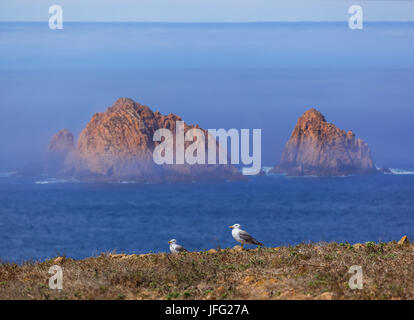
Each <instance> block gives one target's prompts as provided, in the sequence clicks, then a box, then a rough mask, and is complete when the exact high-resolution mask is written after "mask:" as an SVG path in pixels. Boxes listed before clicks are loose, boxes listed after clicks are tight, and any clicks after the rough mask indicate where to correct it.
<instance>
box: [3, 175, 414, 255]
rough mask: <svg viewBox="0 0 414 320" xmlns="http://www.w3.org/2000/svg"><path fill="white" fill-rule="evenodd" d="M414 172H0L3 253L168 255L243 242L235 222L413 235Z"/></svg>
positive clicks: (314, 236)
mask: <svg viewBox="0 0 414 320" xmlns="http://www.w3.org/2000/svg"><path fill="white" fill-rule="evenodd" d="M400 173H404V172H400ZM406 173H410V172H406ZM411 173H412V174H392V175H391V174H390V175H378V176H372V177H338V178H312V177H309V178H293V177H292V178H290V177H286V176H277V175H274V176H261V177H254V178H249V179H248V180H246V181H239V182H220V183H217V182H216V183H211V184H210V183H188V184H137V183H122V182H120V183H108V184H91V183H77V182H69V181H66V182H65V181H59V180H53V179H52V180H41V181H30V182H29V181H25V182H23V181H19V180H18V179H16V178H0V217H1V218H0V258H1V260H2V261H13V262H22V261H27V260H43V259H47V258H51V257H54V256H57V255H66V256H68V257H72V258H85V257H89V256H94V255H97V254H100V253H102V252H119V253H120V252H125V253H129V254H132V253H148V252H167V251H168V241H169V240H170V239H172V238H175V239H177V240H178V241H179V243H181V244H183V245H184V246H185V247H186V248H187V249H189V250H204V249H210V248H217V247H219V248H226V247H232V246H234V245H236V244H237V242H235V241H234V240H233V238H232V237H231V230H230V229H229V228H228V226H230V225H232V224H234V223H239V224H241V225H242V227H243V228H244V229H246V230H247V231H249V232H250V233H251V234H252V235H254V236H255V237H256V238H257V239H258V240H259V241H261V242H263V243H264V244H265V245H266V246H280V245H295V244H298V243H301V242H306V243H307V242H319V241H337V242H346V241H347V242H350V243H355V242H366V241H390V240H398V239H399V238H400V237H401V236H403V235H407V236H408V237H409V238H414V175H413V172H411Z"/></svg>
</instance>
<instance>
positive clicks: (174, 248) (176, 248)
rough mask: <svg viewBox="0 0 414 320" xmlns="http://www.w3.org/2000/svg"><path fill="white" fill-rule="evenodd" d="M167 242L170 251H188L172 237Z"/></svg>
mask: <svg viewBox="0 0 414 320" xmlns="http://www.w3.org/2000/svg"><path fill="white" fill-rule="evenodd" d="M168 243H169V244H170V251H171V253H180V252H188V250H187V249H186V248H184V247H183V246H181V245H179V244H177V240H175V239H172V240H170V241H168Z"/></svg>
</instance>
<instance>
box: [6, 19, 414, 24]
mask: <svg viewBox="0 0 414 320" xmlns="http://www.w3.org/2000/svg"><path fill="white" fill-rule="evenodd" d="M342 22H343V23H347V22H348V20H279V21H198V22H197V21H86V20H85V21H84V20H82V21H81V20H67V21H64V22H63V23H158V24H270V23H342ZM408 22H414V20H364V23H408ZM0 23H48V20H28V21H26V20H17V21H16V20H0Z"/></svg>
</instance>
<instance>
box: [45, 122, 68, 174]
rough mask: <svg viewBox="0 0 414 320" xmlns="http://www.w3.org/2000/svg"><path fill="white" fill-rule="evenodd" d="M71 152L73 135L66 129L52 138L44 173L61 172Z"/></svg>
mask: <svg viewBox="0 0 414 320" xmlns="http://www.w3.org/2000/svg"><path fill="white" fill-rule="evenodd" d="M73 151H74V138H73V134H72V133H71V132H70V131H69V130H67V129H63V130H60V131H59V132H58V133H56V134H55V135H54V136H53V137H52V139H51V141H50V143H49V146H48V149H47V154H46V162H45V171H46V173H48V174H55V173H58V172H60V171H61V170H63V169H64V165H65V160H66V158H67V157H68V155H69V154H70V153H71V152H73Z"/></svg>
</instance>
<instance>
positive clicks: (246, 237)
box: [239, 230, 263, 246]
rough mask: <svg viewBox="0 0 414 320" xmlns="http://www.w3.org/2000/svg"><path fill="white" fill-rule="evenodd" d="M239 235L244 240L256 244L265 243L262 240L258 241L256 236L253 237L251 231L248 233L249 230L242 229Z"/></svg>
mask: <svg viewBox="0 0 414 320" xmlns="http://www.w3.org/2000/svg"><path fill="white" fill-rule="evenodd" d="M239 237H240V238H241V239H242V240H244V241H246V243H250V244H255V245H258V246H263V244H262V243H260V242H259V241H257V240H256V239H255V238H253V237H252V236H251V235H250V233H248V232H247V231H244V230H240V231H239Z"/></svg>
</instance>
